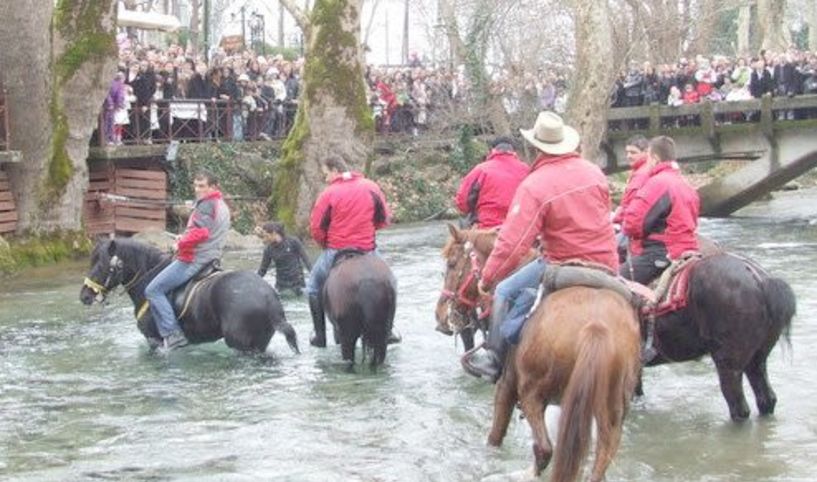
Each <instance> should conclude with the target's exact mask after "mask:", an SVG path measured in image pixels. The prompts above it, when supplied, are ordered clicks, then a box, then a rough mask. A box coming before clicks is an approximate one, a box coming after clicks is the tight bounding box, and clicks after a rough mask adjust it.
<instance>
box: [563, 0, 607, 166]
mask: <svg viewBox="0 0 817 482" xmlns="http://www.w3.org/2000/svg"><path fill="white" fill-rule="evenodd" d="M574 8H575V15H574V19H575V21H574V38H575V39H576V61H575V64H574V66H573V72H574V74H573V80H572V88H571V89H570V97H569V102H568V110H567V118H568V120H569V122H570V123H571V124H572V125H573V126H575V127H576V129H577V130H578V131H579V134H581V138H582V155H583V156H584V157H585V158H586V159H589V160H595V159H597V158H598V157H599V147H600V144H601V140H602V139H603V137H604V133H605V130H606V128H607V111H608V109H609V106H610V89H611V87H612V85H613V79H614V73H615V70H614V69H615V67H614V66H613V64H612V63H611V62H610V59H611V58H612V54H613V52H612V42H611V39H612V36H611V31H610V18H609V6H608V3H607V0H576V2H575V4H574Z"/></svg>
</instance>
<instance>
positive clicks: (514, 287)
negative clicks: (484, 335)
mask: <svg viewBox="0 0 817 482" xmlns="http://www.w3.org/2000/svg"><path fill="white" fill-rule="evenodd" d="M545 269H547V263H545V260H544V259H542V258H537V259H535V260H533V261H531V262H530V263H528V264H526V265H525V266H523V267H522V268H520V269H519V270H518V271H517V272H516V273H514V274H512V275H511V276H509V277H508V278H505V279H504V280H502V281H501V282H500V283H499V284H498V285H497V286H496V291H495V292H494V306H493V310H494V313H501V312H502V305H503V304H504V303H506V302H507V303H508V314H507V316H506V317H505V319H504V320H501V321H500V322H501V324H500V325H499V331H500V333H502V336H503V337H504V338H505V339H506V340H508V341H509V342H511V343H514V344H516V343H517V342H518V341H519V333H520V332H521V331H522V327H523V326H524V323H525V317H526V316H527V314H528V312H529V311H530V309H531V307H532V306H533V304H534V303H535V302H536V292H537V291H538V289H539V283H540V282H541V281H542V275H543V274H544V273H545ZM498 321H499V320H498Z"/></svg>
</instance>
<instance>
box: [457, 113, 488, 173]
mask: <svg viewBox="0 0 817 482" xmlns="http://www.w3.org/2000/svg"><path fill="white" fill-rule="evenodd" d="M487 152H488V146H486V145H485V144H482V143H480V142H478V141H477V140H476V139H475V136H474V128H473V127H472V126H471V125H468V124H466V125H463V126H462V127H460V133H459V141H458V142H457V144H456V145H455V146H454V150H453V151H452V152H451V157H450V158H449V160H448V162H449V164H450V165H451V167H453V168H454V170H456V171H457V172H458V173H459V174H461V175H465V174H466V173H468V171H470V170H471V168H472V167H474V166H476V165H477V164H478V163H479V162H480V161H482V159H483V158H484V157H485V154H487Z"/></svg>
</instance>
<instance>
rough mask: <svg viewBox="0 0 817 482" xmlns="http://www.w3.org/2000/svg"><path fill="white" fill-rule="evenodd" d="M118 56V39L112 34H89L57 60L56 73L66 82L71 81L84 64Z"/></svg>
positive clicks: (71, 45) (72, 45)
mask: <svg viewBox="0 0 817 482" xmlns="http://www.w3.org/2000/svg"><path fill="white" fill-rule="evenodd" d="M115 54H116V39H115V37H114V35H113V33H111V32H87V33H84V32H83V33H82V34H80V35H79V36H78V37H76V38H75V39H74V40H73V41H72V42H71V43H70V44H69V45H68V46H67V47H66V49H65V52H64V53H63V54H62V55H61V56H60V58H59V59H58V60H57V64H56V66H55V73H56V75H57V79H59V80H60V81H61V82H64V81H66V80H68V79H70V78H71V77H72V76H73V75H74V74H75V73H76V72H77V71H78V70H79V69H80V67H82V64H84V63H85V62H88V61H90V60H101V59H104V58H106V57H112V56H113V55H115Z"/></svg>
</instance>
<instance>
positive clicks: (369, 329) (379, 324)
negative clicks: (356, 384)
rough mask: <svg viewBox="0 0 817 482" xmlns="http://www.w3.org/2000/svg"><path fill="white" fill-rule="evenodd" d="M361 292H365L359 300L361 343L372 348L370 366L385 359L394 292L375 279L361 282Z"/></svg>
mask: <svg viewBox="0 0 817 482" xmlns="http://www.w3.org/2000/svg"><path fill="white" fill-rule="evenodd" d="M361 293H367V299H366V300H360V305H361V312H362V315H363V343H364V346H366V347H369V348H371V349H372V360H371V366H372V367H377V366H380V365H382V364H383V362H385V361H386V344H387V339H388V337H389V333H390V332H391V328H392V323H393V321H394V320H393V313H392V314H391V315H390V313H391V311H389V310H393V307H394V292H393V291H391V290H390V289H389V288H388V287H387V286H386V285H384V284H383V283H382V282H380V281H377V280H365V282H364V283H361Z"/></svg>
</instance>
